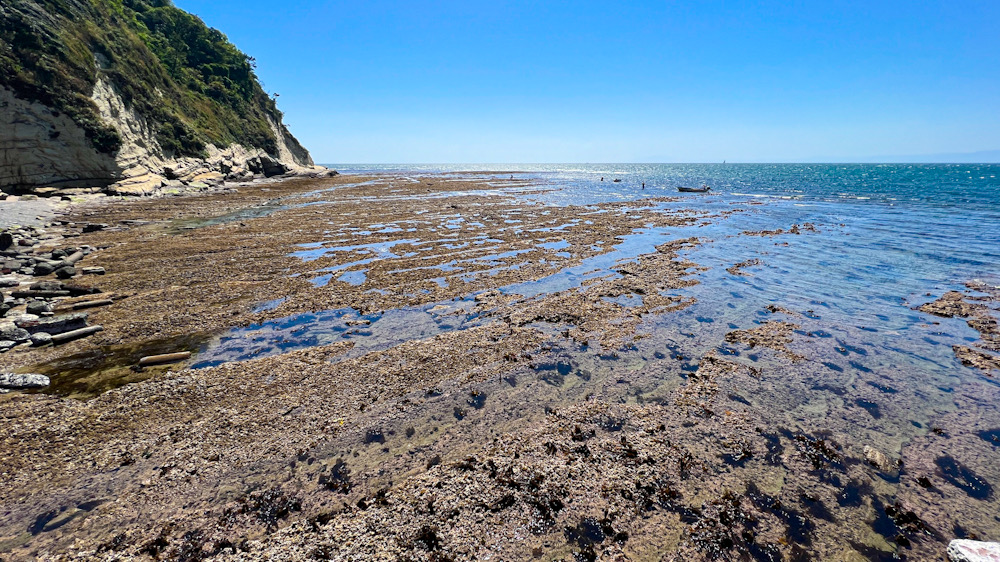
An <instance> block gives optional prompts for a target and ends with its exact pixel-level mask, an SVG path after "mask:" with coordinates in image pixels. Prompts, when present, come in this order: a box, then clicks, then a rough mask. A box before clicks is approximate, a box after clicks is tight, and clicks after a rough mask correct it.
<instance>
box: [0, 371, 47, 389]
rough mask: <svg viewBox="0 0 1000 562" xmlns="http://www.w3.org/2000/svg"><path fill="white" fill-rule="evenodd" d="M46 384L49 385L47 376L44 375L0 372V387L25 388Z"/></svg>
mask: <svg viewBox="0 0 1000 562" xmlns="http://www.w3.org/2000/svg"><path fill="white" fill-rule="evenodd" d="M46 386H49V377H46V376H45V375H19V374H16V373H0V388H7V389H25V388H45V387H46Z"/></svg>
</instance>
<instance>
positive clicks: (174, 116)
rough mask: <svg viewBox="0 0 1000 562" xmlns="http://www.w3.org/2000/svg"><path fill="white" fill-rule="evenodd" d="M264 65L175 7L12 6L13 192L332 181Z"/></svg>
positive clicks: (7, 15)
mask: <svg viewBox="0 0 1000 562" xmlns="http://www.w3.org/2000/svg"><path fill="white" fill-rule="evenodd" d="M254 68H255V63H254V59H253V58H252V57H249V56H247V55H246V54H244V53H242V52H240V51H239V50H238V49H237V48H236V47H235V46H234V45H233V44H232V43H230V42H229V41H228V40H227V39H226V37H225V35H223V34H222V33H221V32H219V31H218V30H215V29H212V28H209V27H207V26H206V25H205V24H204V23H203V22H202V21H201V20H200V19H198V18H197V17H195V16H193V15H191V14H188V13H187V12H184V11H183V10H180V9H178V8H176V7H174V6H173V5H172V4H171V3H170V2H169V1H166V0H150V1H144V0H124V1H123V0H35V1H31V0H13V1H9V2H3V3H2V4H0V189H2V190H4V191H10V192H19V191H22V192H23V191H32V190H35V191H42V192H44V191H45V190H49V191H52V190H53V189H52V188H55V189H63V188H73V187H99V188H104V189H105V190H106V191H108V192H109V193H117V194H154V193H157V192H158V191H160V190H162V189H165V188H185V187H186V188H204V187H208V186H212V185H217V184H219V183H222V182H224V181H226V180H235V181H242V180H248V179H252V178H254V177H271V176H277V175H282V174H290V173H291V174H307V175H321V174H326V173H332V172H328V171H327V170H326V169H325V168H321V167H317V166H314V165H313V161H312V158H311V157H310V156H309V153H308V151H307V150H306V149H305V148H304V147H303V146H302V145H301V144H300V143H299V142H298V141H297V140H296V139H295V137H293V136H292V134H291V133H290V132H289V131H288V129H287V128H286V127H285V125H284V124H283V123H282V121H281V118H282V115H281V112H280V111H279V110H278V109H277V106H276V104H275V101H274V99H273V98H271V97H270V96H268V94H267V93H266V92H265V91H264V90H263V88H262V87H261V85H260V82H259V80H258V79H257V76H256V74H255V73H254Z"/></svg>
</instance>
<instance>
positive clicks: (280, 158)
mask: <svg viewBox="0 0 1000 562" xmlns="http://www.w3.org/2000/svg"><path fill="white" fill-rule="evenodd" d="M91 98H92V100H93V102H94V104H95V105H96V106H97V108H98V111H99V113H100V116H101V118H102V119H103V120H104V121H105V122H106V123H108V124H110V125H111V126H113V127H114V128H115V129H116V130H117V131H118V133H119V134H120V135H121V138H122V147H121V149H120V150H119V151H118V152H117V153H116V154H115V155H114V156H111V155H107V154H101V153H99V152H98V151H97V150H95V149H94V148H93V147H92V146H91V144H90V142H89V141H88V140H87V138H86V136H85V135H84V131H83V129H81V128H80V127H79V126H78V125H76V124H75V123H74V122H73V120H72V119H70V118H69V116H67V115H65V114H60V113H58V112H56V111H54V110H52V109H51V108H48V107H46V106H44V105H42V104H39V103H32V102H28V101H25V100H22V99H19V98H17V97H16V96H14V94H13V93H12V92H11V91H9V90H6V89H4V88H0V189H3V190H12V191H13V190H32V189H33V188H43V189H46V188H50V187H57V188H64V187H99V188H103V189H105V190H106V191H107V192H108V193H112V194H123V195H125V194H127V195H153V194H156V193H159V192H161V191H162V190H163V189H164V188H193V189H202V188H205V187H211V186H214V185H218V184H220V183H222V182H224V181H246V180H250V179H253V178H256V177H271V176H277V175H282V174H296V175H312V176H320V175H326V174H331V173H335V172H331V171H328V170H326V168H323V167H320V166H314V165H313V161H312V158H310V156H309V153H308V152H307V151H306V150H305V149H304V148H303V147H302V146H301V145H300V144H299V143H298V141H296V140H295V139H294V138H293V137H292V136H291V135H290V134H289V133H288V131H287V129H285V127H284V126H283V125H282V124H281V123H280V122H276V121H272V120H269V124H270V126H271V130H272V132H273V133H274V135H275V137H276V139H277V141H278V142H277V145H278V150H277V152H278V153H277V155H270V154H268V153H267V152H265V151H264V150H263V149H260V148H253V147H244V146H242V145H239V144H233V145H231V146H229V147H226V148H224V149H220V148H218V147H215V146H213V145H208V146H207V147H206V152H207V157H206V158H204V159H200V158H174V157H173V156H172V155H170V154H167V153H165V151H164V150H163V149H162V147H161V146H160V144H159V143H158V142H157V140H156V131H155V130H154V128H153V127H152V126H150V124H149V123H148V122H147V121H146V120H145V119H144V118H143V117H142V116H141V115H138V114H137V113H136V112H134V111H132V110H131V109H130V108H129V107H128V106H127V105H126V104H125V102H124V100H123V99H122V97H121V96H120V95H118V93H117V92H116V91H115V89H114V87H113V86H112V85H111V83H110V82H109V81H108V80H106V79H103V78H100V79H98V81H97V84H96V85H95V87H94V91H93V94H92V96H91Z"/></svg>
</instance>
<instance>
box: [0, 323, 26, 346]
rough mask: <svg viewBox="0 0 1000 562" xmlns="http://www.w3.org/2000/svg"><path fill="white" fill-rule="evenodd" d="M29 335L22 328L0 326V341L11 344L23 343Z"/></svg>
mask: <svg viewBox="0 0 1000 562" xmlns="http://www.w3.org/2000/svg"><path fill="white" fill-rule="evenodd" d="M30 336H31V334H29V333H28V331H27V330H25V329H23V328H19V327H17V326H10V325H7V326H0V340H8V341H12V342H23V341H28V338H29V337H30Z"/></svg>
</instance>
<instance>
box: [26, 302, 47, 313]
mask: <svg viewBox="0 0 1000 562" xmlns="http://www.w3.org/2000/svg"><path fill="white" fill-rule="evenodd" d="M25 312H27V313H28V314H34V315H35V316H41V315H42V313H43V312H52V305H51V304H49V303H47V302H45V301H31V302H29V303H28V306H27V307H25Z"/></svg>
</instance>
